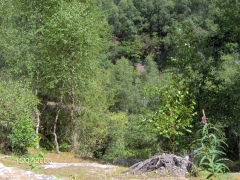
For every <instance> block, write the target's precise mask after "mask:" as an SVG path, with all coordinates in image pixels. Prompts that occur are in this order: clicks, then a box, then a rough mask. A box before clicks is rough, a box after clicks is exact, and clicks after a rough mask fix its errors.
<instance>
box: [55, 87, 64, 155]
mask: <svg viewBox="0 0 240 180" xmlns="http://www.w3.org/2000/svg"><path fill="white" fill-rule="evenodd" d="M62 88H64V82H63V84H62ZM62 103H63V93H61V96H60V106H59V107H58V110H57V114H56V117H55V121H54V126H53V136H54V144H55V148H56V153H57V154H60V152H59V146H58V140H57V133H56V129H57V122H58V117H59V113H60V110H61V106H62Z"/></svg>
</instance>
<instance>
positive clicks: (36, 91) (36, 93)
mask: <svg viewBox="0 0 240 180" xmlns="http://www.w3.org/2000/svg"><path fill="white" fill-rule="evenodd" d="M39 22H40V25H41V24H42V15H41V17H40V21H39ZM40 39H41V33H40V32H38V42H37V43H38V44H39V43H40ZM39 71H40V68H39V62H37V74H36V88H35V96H36V98H37V97H38V84H39V73H40V72H39ZM36 121H37V125H36V130H35V132H36V137H37V145H36V149H39V139H38V137H39V126H40V115H39V113H38V111H36Z"/></svg>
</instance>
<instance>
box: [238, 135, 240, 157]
mask: <svg viewBox="0 0 240 180" xmlns="http://www.w3.org/2000/svg"><path fill="white" fill-rule="evenodd" d="M238 159H239V160H240V136H239V138H238Z"/></svg>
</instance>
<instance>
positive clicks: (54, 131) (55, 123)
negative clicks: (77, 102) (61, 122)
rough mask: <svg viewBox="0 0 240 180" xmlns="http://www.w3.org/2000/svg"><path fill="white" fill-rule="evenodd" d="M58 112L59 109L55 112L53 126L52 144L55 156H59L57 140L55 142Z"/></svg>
mask: <svg viewBox="0 0 240 180" xmlns="http://www.w3.org/2000/svg"><path fill="white" fill-rule="evenodd" d="M59 112H60V108H59V109H58V110H57V114H56V117H55V121H54V126H53V136H54V144H55V148H56V153H57V154H60V152H59V146H58V140H57V134H56V129H57V121H58V116H59Z"/></svg>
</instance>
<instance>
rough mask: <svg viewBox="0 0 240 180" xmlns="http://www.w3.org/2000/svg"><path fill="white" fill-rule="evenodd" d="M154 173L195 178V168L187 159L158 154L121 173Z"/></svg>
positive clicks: (196, 172)
mask: <svg viewBox="0 0 240 180" xmlns="http://www.w3.org/2000/svg"><path fill="white" fill-rule="evenodd" d="M152 171H154V172H156V173H158V174H160V175H171V176H185V177H189V176H197V175H198V170H197V167H196V166H195V165H194V164H193V163H192V162H191V161H189V160H188V159H186V158H182V157H180V156H176V155H173V154H165V153H163V154H160V155H156V156H153V157H151V158H150V159H147V160H145V161H142V162H139V163H136V164H134V165H133V166H131V167H130V168H128V169H127V170H125V171H123V172H122V173H131V174H143V173H147V172H152Z"/></svg>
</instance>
